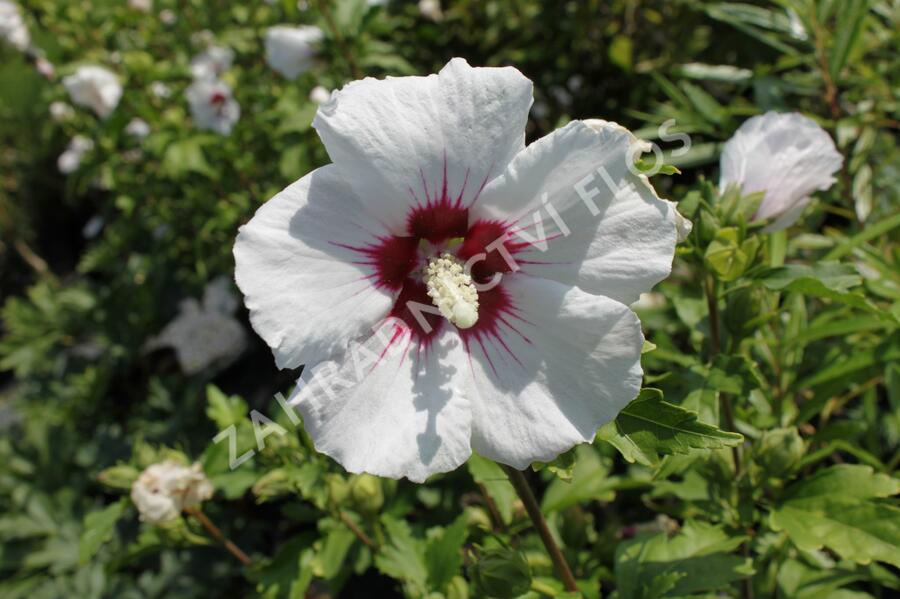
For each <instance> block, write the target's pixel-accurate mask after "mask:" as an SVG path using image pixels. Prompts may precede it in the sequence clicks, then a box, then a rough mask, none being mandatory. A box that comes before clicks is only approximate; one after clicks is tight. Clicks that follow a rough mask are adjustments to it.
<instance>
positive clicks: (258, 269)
mask: <svg viewBox="0 0 900 599" xmlns="http://www.w3.org/2000/svg"><path fill="white" fill-rule="evenodd" d="M531 102H532V85H531V82H530V81H529V80H528V79H526V78H525V77H524V76H523V75H522V74H521V73H520V72H519V71H517V70H516V69H513V68H508V67H507V68H472V67H470V66H469V65H468V64H467V63H466V62H465V61H464V60H462V59H454V60H452V61H451V62H450V63H449V64H448V65H447V66H445V67H444V68H443V69H442V70H441V72H440V73H439V74H438V75H431V76H429V77H400V78H388V79H386V80H383V81H378V80H374V79H365V80H363V81H357V82H354V83H351V84H349V85H348V86H346V87H344V88H343V89H342V90H340V91H338V92H336V93H335V94H334V95H333V96H332V98H331V100H330V101H329V102H328V103H326V104H324V105H322V106H321V107H320V108H319V111H318V114H317V116H316V118H315V120H314V122H313V126H314V127H315V128H316V130H317V131H318V133H319V136H320V137H321V139H322V141H323V142H324V144H325V147H326V149H327V151H328V153H329V155H330V156H331V159H332V161H333V164H331V165H328V166H325V167H322V168H320V169H317V170H315V171H313V172H312V173H310V174H309V175H307V176H305V177H303V178H302V179H300V180H299V181H297V182H296V183H294V184H293V185H291V186H289V187H288V188H287V189H285V190H284V191H282V192H281V193H279V194H278V195H276V196H275V197H274V198H273V199H271V200H270V201H269V202H267V203H266V204H265V205H264V206H263V207H262V208H260V209H259V211H258V212H257V213H256V215H255V216H254V217H253V219H252V220H251V221H250V222H249V223H248V224H247V225H245V226H244V227H242V228H241V230H240V233H239V234H238V238H237V241H236V243H235V248H234V255H235V259H236V263H237V269H236V278H237V282H238V285H239V286H240V288H241V290H242V291H243V292H244V294H245V302H246V304H247V306H248V308H249V309H250V318H251V322H252V324H253V327H254V328H255V330H256V331H257V332H258V333H259V334H260V335H261V336H262V337H263V339H265V341H266V342H267V343H268V344H269V345H270V346H271V347H272V349H273V352H274V355H275V359H276V362H277V364H278V366H279V367H281V368H295V367H297V366H299V365H301V364H306V363H309V364H314V363H315V362H317V361H319V360H323V359H325V360H326V361H325V362H323V363H322V364H319V365H318V366H316V367H315V368H313V369H312V374H308V373H307V372H304V375H303V377H302V380H301V381H300V384H298V388H297V390H296V391H295V393H294V395H293V397H292V398H291V401H292V403H293V404H295V405H296V406H297V407H298V408H299V410H300V412H301V413H302V414H303V417H304V424H305V426H306V428H307V430H308V431H309V433H310V434H311V435H312V437H313V439H314V441H315V444H316V447H317V448H318V449H319V450H320V451H322V452H324V453H326V454H328V455H330V456H332V457H334V458H335V459H337V460H338V461H339V462H340V463H341V464H343V465H344V467H345V468H346V469H347V470H349V471H351V472H369V473H372V474H377V475H381V476H389V477H395V478H399V477H402V476H406V477H408V478H409V479H410V480H413V481H422V480H424V479H425V478H426V477H428V476H429V475H431V474H434V473H437V472H446V471H449V470H453V469H454V468H456V467H458V466H459V465H460V464H462V463H463V462H465V461H466V459H467V458H468V457H469V456H470V455H471V453H472V450H473V449H474V450H475V451H477V452H478V453H480V454H481V455H483V456H485V457H488V458H491V459H493V460H496V461H498V462H502V463H504V464H509V465H511V466H514V467H516V468H524V467H526V466H528V465H529V464H530V463H531V462H533V461H535V460H540V461H549V460H551V459H553V458H554V457H555V456H557V455H558V454H559V453H561V452H563V451H565V450H567V449H569V448H570V447H572V446H573V445H575V444H578V443H583V442H588V441H590V440H591V439H593V437H594V433H595V431H596V430H597V428H598V427H600V426H601V425H603V424H604V423H606V422H609V421H610V420H612V419H613V418H615V416H616V414H617V413H618V412H619V410H621V409H622V408H623V407H624V406H625V405H626V404H627V403H628V402H629V401H631V400H632V399H633V398H634V397H635V396H636V395H637V393H638V390H639V388H640V385H641V378H642V371H641V366H640V354H641V347H642V345H643V336H642V334H641V327H640V322H639V321H638V318H637V317H636V316H635V314H634V313H633V312H632V311H631V310H630V309H629V308H628V304H631V303H632V302H634V301H636V300H637V299H638V297H639V295H640V294H641V293H642V292H646V291H648V290H650V288H651V287H653V285H654V284H655V283H657V282H658V281H660V280H662V279H663V278H665V277H666V276H667V275H668V274H669V271H670V270H671V265H672V258H673V254H674V251H675V244H676V236H677V232H676V211H675V209H674V205H673V204H671V203H669V202H666V201H664V200H660V199H659V198H658V197H657V195H656V193H655V192H654V190H653V188H652V187H651V186H650V184H649V182H648V181H647V179H646V177H644V176H642V175H640V174H637V173H636V170H635V169H634V168H633V163H632V162H631V158H630V157H629V153H630V149H631V146H632V144H633V141H634V140H633V138H632V136H631V134H630V133H628V132H627V131H626V130H625V129H623V128H621V127H619V126H617V125H614V124H605V125H601V124H597V123H594V125H595V127H591V126H589V125H586V124H585V123H584V122H581V121H575V122H572V123H570V124H569V125H567V126H566V127H563V128H562V129H559V130H557V131H555V132H553V133H551V134H550V135H548V136H546V137H544V138H542V139H539V140H537V141H535V142H534V143H532V144H531V145H529V146H528V147H525V124H526V120H527V116H528V110H529V107H530V106H531ZM466 271H470V273H471V276H470V275H469V274H467V272H466ZM373 331H374V334H373ZM357 339H360V340H362V342H361V343H356V342H355V340H357ZM351 342H352V343H351Z"/></svg>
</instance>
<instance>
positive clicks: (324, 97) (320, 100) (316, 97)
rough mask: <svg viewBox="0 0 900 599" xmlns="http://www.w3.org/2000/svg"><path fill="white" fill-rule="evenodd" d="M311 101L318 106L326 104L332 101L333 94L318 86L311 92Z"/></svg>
mask: <svg viewBox="0 0 900 599" xmlns="http://www.w3.org/2000/svg"><path fill="white" fill-rule="evenodd" d="M309 99H310V100H311V101H313V102H315V103H316V104H324V103H325V102H327V101H328V100H329V99H331V92H330V91H328V89H326V88H324V87H322V86H321V85H317V86H315V87H314V88H312V91H310V92H309Z"/></svg>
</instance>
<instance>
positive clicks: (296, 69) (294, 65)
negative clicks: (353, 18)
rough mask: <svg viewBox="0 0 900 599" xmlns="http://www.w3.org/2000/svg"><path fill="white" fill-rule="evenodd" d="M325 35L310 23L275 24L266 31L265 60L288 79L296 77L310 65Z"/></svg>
mask: <svg viewBox="0 0 900 599" xmlns="http://www.w3.org/2000/svg"><path fill="white" fill-rule="evenodd" d="M323 37H325V36H324V34H323V33H322V30H321V29H319V28H318V27H315V26H312V25H301V26H299V27H288V26H287V25H276V26H275V27H269V29H268V30H267V31H266V62H268V63H269V66H270V67H272V68H273V69H275V70H276V71H278V72H279V73H281V74H282V75H283V76H284V77H286V78H288V79H296V78H297V76H299V75H300V74H302V73H305V72H306V71H308V70H309V69H310V67H312V63H313V58H315V55H316V51H317V50H316V46H317V44H318V43H319V42H321V41H322V38H323Z"/></svg>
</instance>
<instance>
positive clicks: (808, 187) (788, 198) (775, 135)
mask: <svg viewBox="0 0 900 599" xmlns="http://www.w3.org/2000/svg"><path fill="white" fill-rule="evenodd" d="M843 162H844V158H843V156H841V154H840V152H838V151H837V148H836V147H835V145H834V141H832V139H831V137H830V136H829V135H828V133H826V132H825V130H824V129H822V128H821V127H820V126H819V125H818V124H817V123H816V122H815V121H814V120H812V119H810V118H809V117H805V116H803V115H802V114H798V113H796V112H791V113H785V114H779V113H777V112H767V113H766V114H763V115H759V116H755V117H753V118H751V119H748V120H747V121H746V122H745V123H744V124H743V125H741V127H740V128H739V129H738V130H737V132H735V134H734V136H733V137H732V138H731V139H729V140H728V141H727V142H726V143H725V147H724V148H723V149H722V157H721V160H720V167H721V175H720V178H719V189H720V190H721V191H723V192H724V191H725V189H727V188H728V187H729V186H730V185H737V186H738V187H739V188H740V189H741V193H742V194H744V195H749V194H751V193H757V192H764V193H765V195H764V196H763V200H762V203H761V204H760V206H759V209H758V210H757V211H756V216H755V218H757V219H769V218H772V219H775V222H773V223H772V224H771V225H769V227H768V228H767V230H769V231H777V230H779V229H784V228H785V227H789V226H791V225H792V224H794V223H795V222H796V221H797V219H798V218H800V214H801V213H802V212H803V209H804V208H805V207H806V206H807V205H808V204H809V201H810V195H811V194H813V193H814V192H816V191H824V190H826V189H828V188H829V187H831V186H832V185H833V184H834V182H835V178H834V177H833V176H832V175H833V174H834V173H835V172H837V171H838V169H840V168H841V165H842V164H843Z"/></svg>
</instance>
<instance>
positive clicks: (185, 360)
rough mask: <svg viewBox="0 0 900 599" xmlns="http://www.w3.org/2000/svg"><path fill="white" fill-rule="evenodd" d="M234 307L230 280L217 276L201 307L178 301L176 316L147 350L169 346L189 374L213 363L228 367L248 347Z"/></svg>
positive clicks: (236, 303)
mask: <svg viewBox="0 0 900 599" xmlns="http://www.w3.org/2000/svg"><path fill="white" fill-rule="evenodd" d="M237 306H238V300H237V298H236V297H235V296H234V293H232V291H231V281H230V279H228V278H225V277H219V278H217V279H215V280H213V281H211V282H210V283H209V284H208V285H207V286H206V289H205V291H204V294H203V303H202V304H201V303H200V302H198V301H197V300H195V299H193V298H189V299H186V300H184V301H183V302H181V308H180V312H179V314H178V316H177V317H176V318H175V319H174V320H173V321H172V322H170V323H169V324H168V325H167V326H166V328H164V329H163V330H162V332H161V333H160V334H159V335H157V336H156V337H154V338H153V339H151V340H150V342H149V343H148V344H147V349H148V350H151V351H152V350H155V349H160V348H163V347H171V348H172V349H174V350H175V356H176V357H177V358H178V364H179V366H180V367H181V370H182V371H183V372H184V373H185V374H188V375H190V374H196V373H198V372H200V371H202V370H204V369H205V368H207V367H209V366H212V365H214V364H215V365H219V366H225V365H227V364H230V363H231V362H232V361H233V360H234V359H235V358H237V357H238V356H239V355H240V354H241V352H243V351H244V347H245V346H246V344H247V336H246V333H245V332H244V327H242V326H241V323H240V322H238V320H237V319H236V318H234V316H233V314H234V311H235V310H236V309H237Z"/></svg>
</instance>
